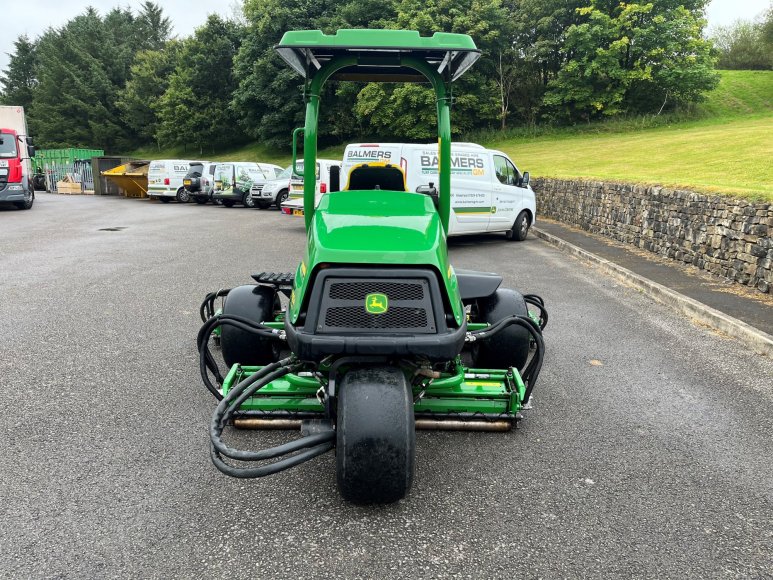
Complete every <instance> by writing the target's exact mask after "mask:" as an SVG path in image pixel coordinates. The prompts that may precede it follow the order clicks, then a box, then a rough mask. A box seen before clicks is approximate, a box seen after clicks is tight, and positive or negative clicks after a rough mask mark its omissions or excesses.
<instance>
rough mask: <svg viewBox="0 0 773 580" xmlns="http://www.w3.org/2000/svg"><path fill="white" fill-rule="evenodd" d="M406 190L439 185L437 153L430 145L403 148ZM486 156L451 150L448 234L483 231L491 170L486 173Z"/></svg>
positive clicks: (487, 207)
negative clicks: (431, 184) (406, 154)
mask: <svg viewBox="0 0 773 580" xmlns="http://www.w3.org/2000/svg"><path fill="white" fill-rule="evenodd" d="M406 150H410V151H411V154H410V155H408V158H409V159H408V167H407V174H408V189H409V190H410V191H416V187H417V186H418V185H429V184H430V183H433V184H434V185H435V187H438V186H439V176H438V150H437V147H436V146H435V147H432V146H414V145H407V146H406V147H405V148H404V150H403V151H404V155H405V151H406ZM487 155H488V153H487V152H486V151H485V150H484V149H483V148H481V149H480V151H478V150H474V149H473V150H454V149H451V215H450V217H449V234H450V235H455V234H472V233H476V232H485V231H486V230H487V228H488V223H489V219H490V216H491V187H492V186H491V179H492V176H491V171H490V170H489V171H487V170H486V166H487V165H489V166H490V164H487V163H486V156H487Z"/></svg>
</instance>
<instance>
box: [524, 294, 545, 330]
mask: <svg viewBox="0 0 773 580" xmlns="http://www.w3.org/2000/svg"><path fill="white" fill-rule="evenodd" d="M523 300H524V302H526V303H527V304H531V305H532V306H536V307H537V308H538V309H539V327H540V329H541V330H545V327H546V326H547V325H548V311H547V309H546V308H545V301H544V300H543V299H542V297H541V296H537V295H536V294H524V295H523Z"/></svg>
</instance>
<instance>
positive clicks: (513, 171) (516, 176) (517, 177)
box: [505, 159, 521, 185]
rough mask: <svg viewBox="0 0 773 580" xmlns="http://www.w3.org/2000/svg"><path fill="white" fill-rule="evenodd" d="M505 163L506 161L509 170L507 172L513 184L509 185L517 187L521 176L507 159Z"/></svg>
mask: <svg viewBox="0 0 773 580" xmlns="http://www.w3.org/2000/svg"><path fill="white" fill-rule="evenodd" d="M505 161H507V166H508V167H509V168H510V169H509V171H510V173H511V174H512V176H513V182H512V183H511V184H510V185H518V184H519V183H520V182H521V174H520V173H518V168H517V167H516V166H515V165H513V164H512V163H511V162H510V160H509V159H505Z"/></svg>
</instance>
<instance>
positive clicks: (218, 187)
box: [148, 159, 283, 207]
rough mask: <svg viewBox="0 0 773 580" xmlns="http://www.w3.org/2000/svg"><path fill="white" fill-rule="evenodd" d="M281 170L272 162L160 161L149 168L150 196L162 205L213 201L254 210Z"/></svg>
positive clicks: (152, 162) (151, 163) (151, 164)
mask: <svg viewBox="0 0 773 580" xmlns="http://www.w3.org/2000/svg"><path fill="white" fill-rule="evenodd" d="M282 171H283V170H282V168H281V167H280V166H278V165H274V164H271V163H254V162H248V161H218V162H211V161H192V160H188V159H158V160H155V161H151V162H150V166H149V168H148V197H150V198H152V199H158V200H159V201H161V202H163V203H168V202H170V201H172V200H176V201H178V202H180V203H187V202H189V201H195V202H196V203H199V204H205V203H207V202H209V201H212V202H215V203H221V204H222V205H225V206H227V207H232V206H234V205H235V204H237V203H239V204H242V205H244V206H246V207H255V205H256V202H257V201H258V198H259V196H260V192H261V190H262V189H263V186H264V184H265V183H266V182H267V181H269V180H272V179H276V177H277V176H278V175H279V174H280V173H282Z"/></svg>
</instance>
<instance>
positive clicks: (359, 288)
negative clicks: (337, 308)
mask: <svg viewBox="0 0 773 580" xmlns="http://www.w3.org/2000/svg"><path fill="white" fill-rule="evenodd" d="M373 293H379V294H386V295H387V297H388V298H389V300H390V301H394V300H422V299H423V298H424V288H423V286H422V285H421V284H418V283H416V282H376V281H372V282H370V281H369V282H334V283H333V284H331V285H330V294H329V296H330V298H331V299H332V300H365V297H366V296H367V295H368V294H373Z"/></svg>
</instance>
